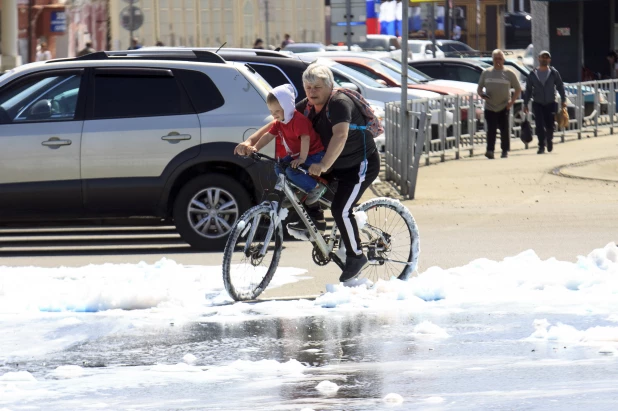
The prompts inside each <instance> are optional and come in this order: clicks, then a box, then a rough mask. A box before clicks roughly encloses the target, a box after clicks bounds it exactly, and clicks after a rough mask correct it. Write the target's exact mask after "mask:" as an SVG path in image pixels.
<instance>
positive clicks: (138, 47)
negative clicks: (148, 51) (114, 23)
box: [129, 37, 142, 50]
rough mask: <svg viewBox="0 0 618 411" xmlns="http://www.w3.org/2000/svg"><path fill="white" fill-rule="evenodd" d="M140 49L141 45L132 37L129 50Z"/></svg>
mask: <svg viewBox="0 0 618 411" xmlns="http://www.w3.org/2000/svg"><path fill="white" fill-rule="evenodd" d="M141 48H142V45H141V44H140V42H139V39H138V38H137V37H133V38H132V39H131V47H129V50H139V49H141Z"/></svg>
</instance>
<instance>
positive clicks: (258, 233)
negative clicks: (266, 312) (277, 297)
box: [223, 204, 283, 301]
mask: <svg viewBox="0 0 618 411" xmlns="http://www.w3.org/2000/svg"><path fill="white" fill-rule="evenodd" d="M270 211H271V208H270V207H269V206H268V205H264V204H260V205H257V206H255V207H253V208H250V209H249V210H247V211H246V212H245V213H244V214H243V215H242V216H241V217H240V218H239V219H238V221H237V222H236V224H235V225H234V227H233V228H232V231H231V233H230V236H229V237H228V240H227V244H226V246H225V251H224V253H223V284H224V285H225V289H226V290H227V292H228V294H229V295H230V297H232V298H233V299H234V300H236V301H246V300H253V299H255V298H257V297H258V296H259V295H260V294H261V293H262V292H263V291H264V290H265V289H266V287H267V286H268V284H269V283H270V280H271V279H272V278H273V275H274V274H275V271H276V270H277V265H278V264H279V258H280V257H281V248H282V244H283V229H282V228H281V224H277V225H275V224H274V222H273V221H272V219H271V216H270ZM271 226H272V228H273V230H272V235H271V236H270V239H267V238H266V237H267V235H268V232H269V228H270V227H271ZM268 240H269V241H268ZM266 241H268V245H267V246H265V243H266Z"/></svg>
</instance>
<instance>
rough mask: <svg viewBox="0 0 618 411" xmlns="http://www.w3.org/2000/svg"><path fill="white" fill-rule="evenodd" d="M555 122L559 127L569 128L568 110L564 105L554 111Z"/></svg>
mask: <svg viewBox="0 0 618 411" xmlns="http://www.w3.org/2000/svg"><path fill="white" fill-rule="evenodd" d="M556 123H558V128H559V129H563V130H564V129H567V128H569V112H568V111H567V109H566V107H562V108H561V109H560V110H558V112H557V113H556Z"/></svg>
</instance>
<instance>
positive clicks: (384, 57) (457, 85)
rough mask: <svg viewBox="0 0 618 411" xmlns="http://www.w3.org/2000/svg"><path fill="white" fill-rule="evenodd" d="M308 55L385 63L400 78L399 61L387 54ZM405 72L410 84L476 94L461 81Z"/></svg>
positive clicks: (409, 69)
mask: <svg viewBox="0 0 618 411" xmlns="http://www.w3.org/2000/svg"><path fill="white" fill-rule="evenodd" d="M308 55H309V54H308ZM310 55H313V56H316V57H318V56H320V57H328V58H335V57H360V58H363V59H368V60H375V61H378V62H382V63H385V64H386V65H387V66H388V67H391V69H392V70H395V73H391V74H395V77H396V78H397V79H400V78H401V70H402V65H401V61H400V60H398V59H394V58H393V57H391V56H390V54H389V53H380V52H375V53H354V52H347V51H345V52H336V53H332V52H331V53H312V54H310ZM407 72H408V79H409V81H410V83H414V84H423V85H432V86H440V87H442V86H443V87H447V88H449V89H459V90H463V91H465V92H466V93H476V87H475V86H473V85H471V84H470V83H466V82H461V81H448V80H440V79H433V78H431V77H429V76H427V75H426V74H424V73H423V72H421V71H418V70H416V69H414V68H412V67H410V66H408V68H407ZM399 87H400V86H399Z"/></svg>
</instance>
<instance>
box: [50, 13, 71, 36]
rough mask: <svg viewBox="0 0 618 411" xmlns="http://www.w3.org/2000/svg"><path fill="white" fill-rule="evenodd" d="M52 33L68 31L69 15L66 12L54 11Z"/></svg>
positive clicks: (51, 21) (51, 23)
mask: <svg viewBox="0 0 618 411" xmlns="http://www.w3.org/2000/svg"><path fill="white" fill-rule="evenodd" d="M50 25H51V28H50V31H51V32H52V33H64V32H65V31H67V15H66V13H65V12H64V11H52V12H51V20H50Z"/></svg>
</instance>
